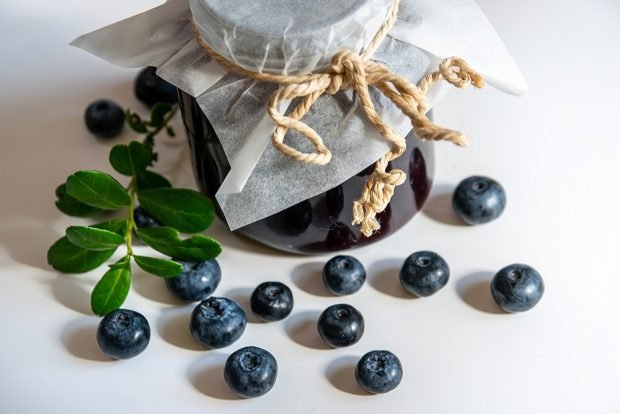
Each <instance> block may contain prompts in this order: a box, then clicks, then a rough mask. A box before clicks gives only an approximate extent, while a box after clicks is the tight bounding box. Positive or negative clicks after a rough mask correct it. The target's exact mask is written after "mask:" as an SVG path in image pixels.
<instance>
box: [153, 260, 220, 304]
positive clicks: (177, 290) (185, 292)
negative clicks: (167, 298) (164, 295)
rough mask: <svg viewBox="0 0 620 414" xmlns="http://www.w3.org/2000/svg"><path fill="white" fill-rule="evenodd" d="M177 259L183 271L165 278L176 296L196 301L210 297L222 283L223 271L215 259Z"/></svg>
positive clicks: (169, 288)
mask: <svg viewBox="0 0 620 414" xmlns="http://www.w3.org/2000/svg"><path fill="white" fill-rule="evenodd" d="M176 261H177V262H178V263H180V264H181V265H183V272H182V273H181V274H180V275H179V276H177V277H171V278H166V279H164V282H165V283H166V287H167V288H168V290H169V291H170V293H171V294H172V295H173V296H174V297H176V298H178V299H181V300H184V301H186V302H196V301H198V300H203V299H206V298H208V297H209V295H210V294H211V293H213V291H214V290H215V289H216V288H217V286H218V285H219V284H220V280H221V279H222V271H221V269H220V265H219V264H218V263H217V261H216V260H215V259H212V260H205V261H202V262H191V261H185V260H178V259H176Z"/></svg>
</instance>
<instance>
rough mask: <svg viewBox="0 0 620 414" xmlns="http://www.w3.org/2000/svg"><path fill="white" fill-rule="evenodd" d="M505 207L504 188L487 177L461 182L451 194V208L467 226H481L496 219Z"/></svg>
mask: <svg viewBox="0 0 620 414" xmlns="http://www.w3.org/2000/svg"><path fill="white" fill-rule="evenodd" d="M505 207H506V193H505V192H504V188H503V187H502V186H501V185H500V184H499V183H498V182H497V181H495V180H493V179H492V178H488V177H481V176H472V177H469V178H466V179H465V180H463V181H461V182H460V183H459V185H458V186H457V187H456V189H455V190H454V194H452V208H453V209H454V212H455V213H456V215H457V216H459V217H460V218H461V219H462V220H463V221H464V222H466V223H467V224H471V225H474V224H483V223H488V222H490V221H492V220H495V219H496V218H498V217H499V216H500V215H501V214H502V212H503V211H504V208H505Z"/></svg>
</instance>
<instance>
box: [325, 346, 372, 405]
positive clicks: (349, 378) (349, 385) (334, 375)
mask: <svg viewBox="0 0 620 414" xmlns="http://www.w3.org/2000/svg"><path fill="white" fill-rule="evenodd" d="M358 361H359V357H356V356H352V355H349V356H343V357H340V358H338V359H336V360H335V361H334V362H332V363H331V364H329V366H328V367H327V369H326V370H325V376H326V377H327V380H328V381H329V382H330V383H331V384H332V385H333V386H334V387H336V388H338V389H339V390H340V391H343V392H346V393H348V394H354V395H370V394H369V393H367V392H366V391H364V389H363V388H362V387H360V386H359V385H358V383H357V380H356V379H355V366H356V365H357V362H358Z"/></svg>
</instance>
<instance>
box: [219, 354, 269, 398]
mask: <svg viewBox="0 0 620 414" xmlns="http://www.w3.org/2000/svg"><path fill="white" fill-rule="evenodd" d="M277 376H278V363H277V362H276V359H275V358H274V357H273V355H271V353H269V352H268V351H266V350H264V349H262V348H258V347H255V346H247V347H245V348H241V349H239V350H238V351H235V352H233V353H232V354H231V355H230V356H229V357H228V359H227V360H226V365H224V380H225V381H226V384H228V386H229V387H230V389H231V390H232V391H233V392H234V393H235V394H237V395H239V396H240V397H244V398H253V397H260V396H261V395H264V394H266V393H267V392H269V390H271V388H272V387H273V385H274V384H275V382H276V377H277Z"/></svg>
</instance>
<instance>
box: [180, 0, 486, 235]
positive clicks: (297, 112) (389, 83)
mask: <svg viewBox="0 0 620 414" xmlns="http://www.w3.org/2000/svg"><path fill="white" fill-rule="evenodd" d="M399 3H400V0H393V1H392V8H391V10H390V14H389V15H388V16H387V18H386V20H385V22H384V23H383V25H382V26H381V27H380V28H379V31H378V32H377V34H376V35H375V36H374V37H373V39H372V41H371V42H370V44H369V45H368V47H367V48H366V49H365V50H364V51H362V52H361V53H357V52H354V51H352V50H348V49H345V50H342V51H340V52H338V53H337V54H336V55H335V56H334V57H333V58H332V61H331V64H330V66H329V67H328V68H327V69H326V70H325V71H323V72H320V73H312V74H308V75H300V76H288V75H278V74H272V73H265V72H253V71H250V70H248V69H245V68H243V67H241V66H239V65H237V64H235V63H233V62H231V61H229V60H228V59H226V58H225V57H223V56H222V55H220V54H219V53H218V52H216V51H215V50H213V48H211V46H209V44H207V42H205V40H204V39H203V38H202V36H201V35H200V32H199V30H198V28H197V27H196V22H195V21H194V19H193V18H192V19H191V24H192V30H193V32H194V36H195V38H196V40H197V41H198V43H199V44H200V46H201V47H202V48H203V49H204V50H205V51H206V52H207V53H208V54H209V56H211V58H212V59H213V60H215V61H216V62H217V63H219V64H220V65H222V66H223V67H224V68H226V69H227V70H229V71H231V72H234V73H236V74H238V75H241V76H244V77H248V78H252V79H255V80H258V81H264V82H271V83H276V84H278V85H279V88H278V90H276V91H275V92H274V93H273V94H272V95H271V97H270V98H269V102H268V107H267V112H268V113H269V115H270V116H271V118H272V119H273V120H274V122H275V123H276V129H275V131H274V133H273V145H274V146H275V147H276V149H278V150H279V151H280V152H282V153H283V154H284V155H286V156H288V157H290V158H293V159H295V160H297V161H301V162H307V163H311V164H319V165H325V164H327V163H328V162H329V161H330V160H331V152H330V151H329V149H328V148H327V147H326V146H325V144H324V143H323V140H322V139H321V137H320V136H319V134H317V132H316V131H315V130H314V129H312V128H311V127H310V126H308V125H307V124H306V123H304V122H302V121H301V119H302V118H303V117H304V115H305V114H306V113H308V111H309V110H310V108H311V107H312V105H314V103H315V102H316V101H317V99H318V98H319V97H321V96H322V95H323V94H326V93H327V94H329V95H334V94H336V93H338V92H339V91H341V90H348V89H354V90H355V91H356V92H357V96H358V99H359V101H360V103H361V106H362V108H363V110H364V112H365V114H366V117H367V119H368V121H369V122H370V123H371V124H372V125H373V126H374V127H375V128H376V129H377V130H378V131H379V133H380V134H381V135H383V137H384V138H385V139H386V140H387V141H389V142H390V143H391V144H392V145H393V147H392V149H391V150H390V151H388V152H387V153H385V154H384V155H383V156H382V157H381V158H380V159H379V160H378V161H377V162H376V163H375V168H374V170H373V172H372V174H371V175H370V178H369V179H368V181H367V182H366V184H365V185H364V188H363V190H362V194H361V196H360V198H359V199H358V200H357V201H355V202H354V203H353V223H352V224H353V225H360V232H361V233H362V234H363V235H365V236H366V237H368V236H370V235H372V233H373V232H374V231H376V230H378V229H379V228H380V227H381V225H380V223H379V221H378V220H377V219H376V217H375V216H376V214H377V213H380V212H382V211H383V210H385V208H386V207H387V205H388V203H389V202H390V200H391V199H392V196H393V195H394V189H395V187H396V186H398V185H401V184H402V183H404V182H405V180H406V178H407V175H406V174H405V172H404V171H402V170H399V169H393V170H390V171H389V172H387V171H386V168H387V166H388V163H389V162H390V161H392V160H394V159H396V158H398V157H400V156H401V155H402V154H403V152H404V151H405V148H406V142H405V139H404V137H402V136H400V135H399V134H397V133H396V132H394V130H393V129H392V128H390V126H389V125H386V124H385V123H384V122H383V120H382V119H381V117H380V116H379V114H378V113H377V111H376V110H375V107H374V105H373V103H372V100H371V98H370V91H369V87H370V86H374V87H376V88H377V89H379V90H380V91H381V92H382V93H383V94H384V95H385V96H386V97H387V98H388V99H389V100H390V101H392V103H393V104H394V105H396V107H397V108H398V109H400V110H401V111H402V112H403V114H405V115H406V116H407V117H408V118H409V119H410V120H411V125H412V126H413V128H414V130H415V133H416V135H417V137H418V138H419V139H421V140H427V141H449V142H452V143H454V144H456V145H459V146H465V145H467V137H466V136H465V135H464V134H462V133H461V132H458V131H453V130H450V129H447V128H443V127H440V126H438V125H436V124H434V123H432V122H431V121H430V120H429V119H428V117H427V116H426V112H427V110H428V104H427V100H426V92H427V91H428V90H429V88H430V87H431V86H432V85H433V84H434V83H436V82H438V81H440V80H441V79H444V80H446V81H448V82H449V83H450V84H452V85H454V86H456V87H457V88H464V87H466V86H467V85H470V84H471V85H473V86H474V87H476V88H481V87H483V86H484V80H483V79H482V77H481V76H480V75H479V74H478V73H477V72H476V71H474V70H473V69H472V68H470V67H469V65H468V64H467V63H466V62H465V61H464V60H463V59H460V58H457V57H451V58H448V59H445V60H444V61H442V62H441V64H440V65H439V70H437V71H435V72H432V73H430V74H428V75H427V76H425V77H424V78H423V79H422V80H421V81H420V82H419V84H418V86H416V85H413V84H412V83H411V82H409V80H407V79H406V78H405V77H403V76H400V75H397V74H395V73H394V72H392V71H391V70H390V69H388V68H387V67H386V66H385V65H382V64H380V63H377V62H374V61H372V60H370V58H371V57H372V55H373V54H374V52H375V51H376V50H377V48H378V47H379V45H380V44H381V42H383V39H385V37H386V36H387V34H388V32H389V31H390V29H391V28H392V26H393V25H394V22H395V21H396V15H397V14H398V6H399ZM296 98H299V103H298V104H297V106H296V107H295V108H294V109H293V111H292V112H291V113H290V115H288V116H285V115H284V114H282V113H280V112H279V111H278V104H279V103H280V102H282V101H285V100H289V101H292V100H293V99H296ZM289 129H293V130H295V131H297V132H299V133H300V134H301V135H303V136H304V137H305V138H307V139H308V141H310V143H312V145H313V146H314V149H315V152H311V153H304V152H301V151H299V150H297V149H295V148H293V147H291V146H289V145H287V144H285V143H284V137H285V136H286V134H287V132H288V131H289Z"/></svg>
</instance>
